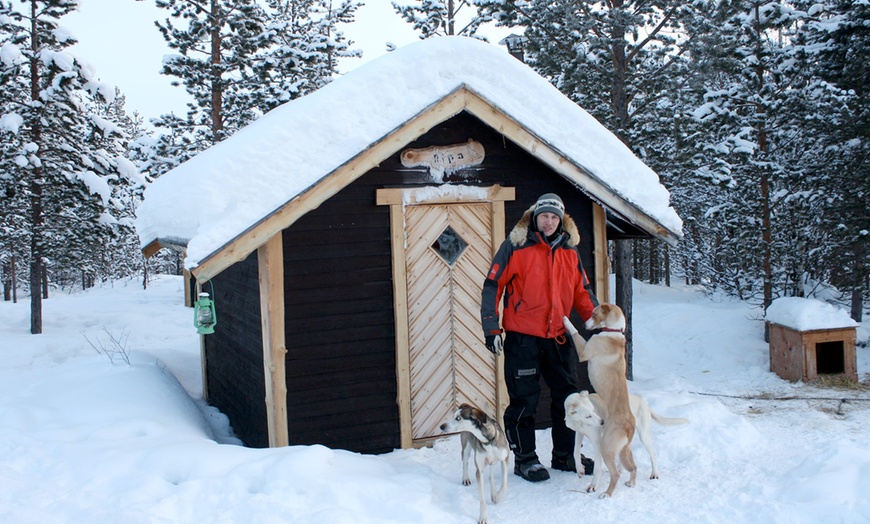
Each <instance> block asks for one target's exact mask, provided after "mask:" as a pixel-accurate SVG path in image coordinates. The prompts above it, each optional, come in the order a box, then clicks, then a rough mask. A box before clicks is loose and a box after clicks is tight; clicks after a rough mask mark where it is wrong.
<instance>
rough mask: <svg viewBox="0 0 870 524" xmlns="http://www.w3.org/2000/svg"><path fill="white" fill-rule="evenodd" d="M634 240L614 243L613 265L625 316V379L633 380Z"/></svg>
mask: <svg viewBox="0 0 870 524" xmlns="http://www.w3.org/2000/svg"><path fill="white" fill-rule="evenodd" d="M632 242H633V240H616V241H614V242H613V265H614V268H613V269H614V272H615V273H616V305H617V306H619V307H620V308H622V312H623V313H624V314H625V378H627V379H628V380H632V377H633V375H634V371H633V360H634V359H633V349H632V343H631V341H632V336H631V332H632V329H631V318H632V306H631V304H632V288H631V280H632V278H631V258H632V257H631V251H632V249H631V243H632Z"/></svg>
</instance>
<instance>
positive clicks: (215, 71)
mask: <svg viewBox="0 0 870 524" xmlns="http://www.w3.org/2000/svg"><path fill="white" fill-rule="evenodd" d="M220 20H221V12H220V4H219V3H218V0H212V2H211V66H212V67H211V131H212V143H215V144H217V143H218V142H220V141H221V140H222V139H223V131H224V120H223V107H222V106H223V78H222V77H221V68H220V65H221V27H220Z"/></svg>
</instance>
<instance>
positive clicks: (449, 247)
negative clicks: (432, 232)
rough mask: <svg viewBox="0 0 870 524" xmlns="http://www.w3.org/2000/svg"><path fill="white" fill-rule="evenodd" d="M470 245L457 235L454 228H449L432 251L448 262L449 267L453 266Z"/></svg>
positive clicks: (434, 244)
mask: <svg viewBox="0 0 870 524" xmlns="http://www.w3.org/2000/svg"><path fill="white" fill-rule="evenodd" d="M466 247H468V243H467V242H465V240H462V237H460V236H459V235H457V234H456V231H454V230H453V228H452V227H450V226H447V229H445V230H444V231H443V232H442V233H441V235H440V236H439V237H438V240H436V241H435V242H434V243H433V244H432V249H434V250H435V252H436V253H438V254H439V255H441V258H443V259H444V261H445V262H447V265H449V266H453V263H454V262H456V260H457V259H458V258H459V255H461V254H462V252H463V251H465V248H466Z"/></svg>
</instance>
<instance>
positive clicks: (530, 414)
mask: <svg viewBox="0 0 870 524" xmlns="http://www.w3.org/2000/svg"><path fill="white" fill-rule="evenodd" d="M576 360H577V357H576V353H575V350H574V346H573V344H572V343H571V341H570V339H568V338H567V337H560V339H558V340H556V339H547V338H540V337H534V336H531V335H524V334H521V333H514V332H510V331H509V332H507V333H506V334H505V342H504V375H505V382H506V385H507V391H508V395H509V397H510V404H509V405H508V407H507V409H505V412H504V424H505V433H506V434H507V438H508V442H509V443H510V447H511V449H512V450H513V452H514V456H515V462H516V463H517V464H523V463H526V462H529V461H533V460H536V459H538V456H537V452H536V448H535V411H536V410H537V409H538V401H539V399H540V396H541V386H540V378H541V377H544V382H546V384H547V386H548V387H549V388H550V398H551V400H552V402H551V404H550V417H551V420H552V424H553V426H552V438H553V453H554V454H557V455H560V456H571V454H572V453H573V452H574V431H572V430H571V429H568V427H567V426H565V398H566V397H567V396H568V395H570V394H571V393H574V392H576V391H577V365H576Z"/></svg>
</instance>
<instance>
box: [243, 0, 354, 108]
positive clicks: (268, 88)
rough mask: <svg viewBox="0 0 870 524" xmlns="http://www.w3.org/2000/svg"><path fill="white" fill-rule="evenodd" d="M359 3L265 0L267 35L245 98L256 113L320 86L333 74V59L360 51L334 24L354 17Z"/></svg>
mask: <svg viewBox="0 0 870 524" xmlns="http://www.w3.org/2000/svg"><path fill="white" fill-rule="evenodd" d="M360 5H361V2H359V1H355V0H343V1H342V2H341V3H339V4H338V6H335V5H334V2H332V1H331V0H268V1H267V7H268V9H267V12H268V15H269V21H268V23H267V36H268V40H269V46H268V48H266V49H263V50H262V51H261V52H260V53H259V54H258V56H257V57H256V60H255V61H254V62H253V64H252V68H251V79H250V80H251V82H252V83H253V84H254V85H255V86H256V89H254V90H253V91H252V92H251V103H252V104H253V106H254V107H255V108H256V111H257V113H258V114H262V113H265V112H267V111H269V110H271V109H274V108H275V107H277V106H278V105H280V104H283V103H284V102H287V101H289V100H293V99H295V98H299V97H300V96H304V95H306V94H308V93H311V92H313V91H316V90H317V89H320V88H321V87H323V86H324V85H326V84H327V83H329V82H330V81H331V80H332V78H333V77H334V76H335V75H336V74H337V73H338V60H339V59H341V58H346V57H352V56H360V53H361V52H360V51H358V50H353V49H351V48H350V46H351V44H352V42H350V41H349V40H348V39H347V38H346V37H345V36H344V33H343V32H342V31H340V30H339V29H338V26H339V24H349V23H352V22H353V21H354V16H355V13H356V10H357V9H358V8H359V6H360Z"/></svg>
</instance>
